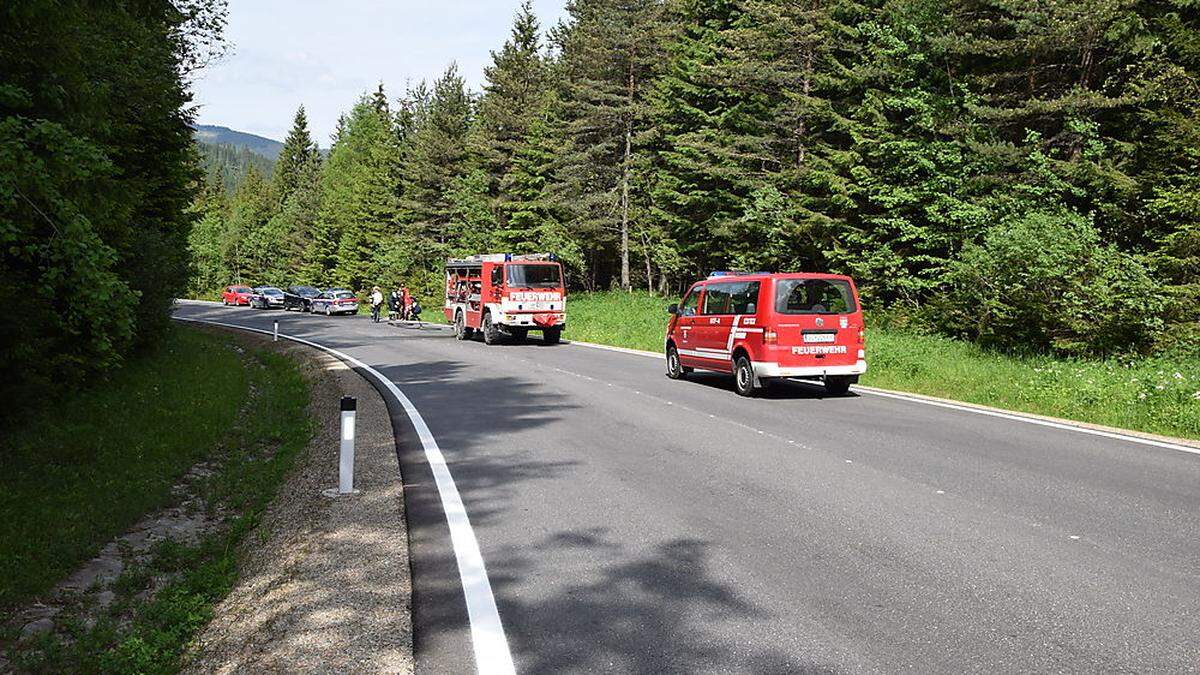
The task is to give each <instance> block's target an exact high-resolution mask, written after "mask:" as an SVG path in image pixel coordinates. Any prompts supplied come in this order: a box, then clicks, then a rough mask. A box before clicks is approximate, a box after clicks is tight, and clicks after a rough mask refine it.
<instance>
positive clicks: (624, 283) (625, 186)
mask: <svg viewBox="0 0 1200 675" xmlns="http://www.w3.org/2000/svg"><path fill="white" fill-rule="evenodd" d="M626 93H627V96H628V98H627V99H626V105H628V106H629V108H628V110H627V111H626V113H625V155H624V158H623V160H622V162H621V289H622V290H625V291H629V290H632V287H631V286H630V283H629V162H630V157H631V155H632V154H633V59H632V58H631V59H630V61H629V80H628V90H627V92H626Z"/></svg>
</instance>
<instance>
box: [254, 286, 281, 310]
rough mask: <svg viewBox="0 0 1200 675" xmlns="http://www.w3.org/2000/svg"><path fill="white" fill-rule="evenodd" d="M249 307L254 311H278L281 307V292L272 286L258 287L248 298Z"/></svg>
mask: <svg viewBox="0 0 1200 675" xmlns="http://www.w3.org/2000/svg"><path fill="white" fill-rule="evenodd" d="M250 306H251V307H254V308H255V309H279V308H282V307H283V291H281V290H279V289H278V288H275V287H274V286H259V287H258V288H256V289H254V295H252V296H250Z"/></svg>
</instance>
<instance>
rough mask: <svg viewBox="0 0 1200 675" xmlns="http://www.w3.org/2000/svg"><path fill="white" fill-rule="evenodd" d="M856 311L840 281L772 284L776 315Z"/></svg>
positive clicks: (792, 280) (785, 280) (849, 291)
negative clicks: (773, 286)
mask: <svg viewBox="0 0 1200 675" xmlns="http://www.w3.org/2000/svg"><path fill="white" fill-rule="evenodd" d="M857 309H858V307H857V306H856V305H855V303H854V293H853V292H852V291H851V290H850V284H849V282H846V281H843V280H841V279H780V280H778V281H776V282H775V311H776V312H778V313H780V314H848V313H850V312H853V311H856V310H857Z"/></svg>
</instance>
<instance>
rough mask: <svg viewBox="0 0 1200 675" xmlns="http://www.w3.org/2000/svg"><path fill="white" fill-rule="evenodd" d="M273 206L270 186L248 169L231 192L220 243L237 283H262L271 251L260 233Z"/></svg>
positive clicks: (228, 266)
mask: <svg viewBox="0 0 1200 675" xmlns="http://www.w3.org/2000/svg"><path fill="white" fill-rule="evenodd" d="M275 204H276V202H275V198H274V195H273V194H272V192H271V185H270V183H269V182H268V181H267V180H266V179H265V178H263V176H262V174H260V173H259V172H258V169H256V168H255V167H254V166H251V167H250V168H249V170H248V171H247V172H246V177H245V179H243V180H242V183H241V184H240V185H238V188H237V191H235V192H234V193H233V198H232V200H231V202H230V207H229V220H228V226H227V227H226V229H225V232H224V236H223V238H222V241H221V251H222V257H223V259H224V261H225V267H226V269H228V270H229V271H230V273H231V274H232V277H233V281H235V282H236V283H245V284H257V283H262V281H261V279H262V276H263V275H264V273H265V272H266V271H267V268H268V265H269V264H270V260H271V257H272V251H271V250H270V242H269V241H268V240H267V239H266V238H264V237H263V236H262V233H261V230H262V228H263V226H265V225H266V224H267V221H268V220H269V219H270V217H271V215H272V214H273V213H274V210H275Z"/></svg>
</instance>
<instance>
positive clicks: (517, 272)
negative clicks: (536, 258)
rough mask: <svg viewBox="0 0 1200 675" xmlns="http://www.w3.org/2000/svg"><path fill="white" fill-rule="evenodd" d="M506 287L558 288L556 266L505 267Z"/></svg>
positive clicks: (558, 280)
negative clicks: (506, 271)
mask: <svg viewBox="0 0 1200 675" xmlns="http://www.w3.org/2000/svg"><path fill="white" fill-rule="evenodd" d="M505 268H507V270H508V285H509V286H514V287H517V288H558V287H559V286H561V285H562V279H561V278H560V277H559V274H558V265H505Z"/></svg>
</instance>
